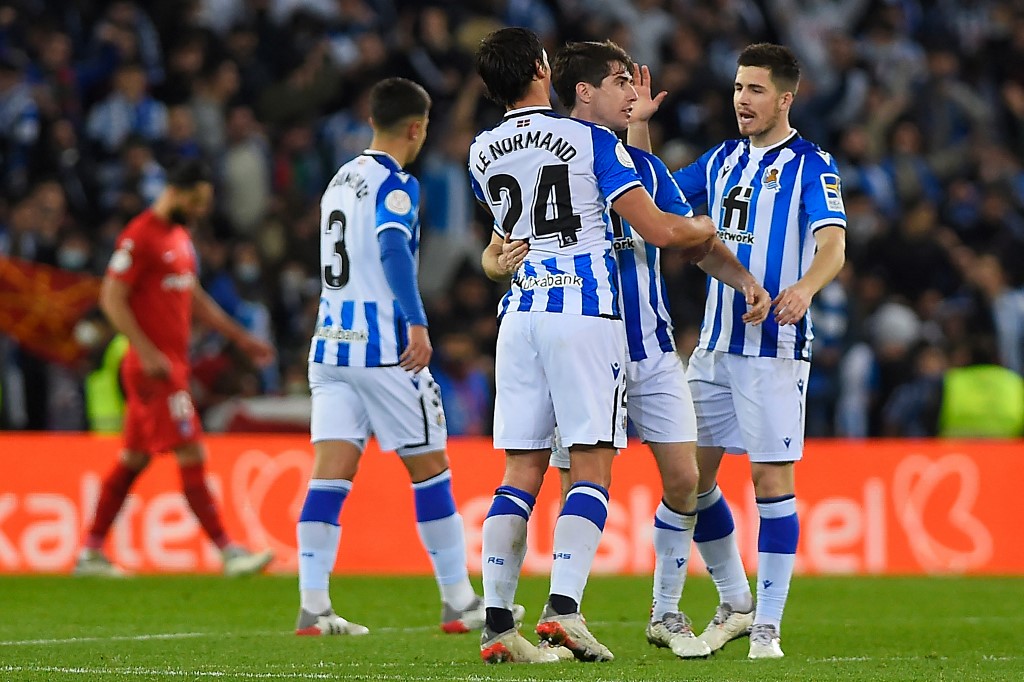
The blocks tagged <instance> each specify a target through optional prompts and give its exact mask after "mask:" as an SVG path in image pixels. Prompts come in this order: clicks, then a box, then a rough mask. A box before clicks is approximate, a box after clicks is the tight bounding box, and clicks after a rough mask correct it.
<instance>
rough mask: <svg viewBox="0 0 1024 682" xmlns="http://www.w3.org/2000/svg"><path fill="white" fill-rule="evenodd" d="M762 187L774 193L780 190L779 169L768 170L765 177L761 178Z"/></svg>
mask: <svg viewBox="0 0 1024 682" xmlns="http://www.w3.org/2000/svg"><path fill="white" fill-rule="evenodd" d="M761 186H762V187H763V188H765V189H770V190H772V191H773V192H776V191H778V189H779V169H778V168H766V169H765V171H764V175H763V176H761Z"/></svg>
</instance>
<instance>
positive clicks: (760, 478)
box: [750, 462, 796, 498]
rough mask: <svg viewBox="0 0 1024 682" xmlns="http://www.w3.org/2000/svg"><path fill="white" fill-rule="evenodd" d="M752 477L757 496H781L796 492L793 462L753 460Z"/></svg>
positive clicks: (751, 464) (751, 466)
mask: <svg viewBox="0 0 1024 682" xmlns="http://www.w3.org/2000/svg"><path fill="white" fill-rule="evenodd" d="M750 477H751V480H752V482H753V484H754V495H755V496H756V497H762V498H763V497H779V496H780V495H791V494H793V493H794V492H796V486H795V481H794V477H793V463H792V462H751V463H750Z"/></svg>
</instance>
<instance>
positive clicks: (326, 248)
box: [309, 150, 420, 367]
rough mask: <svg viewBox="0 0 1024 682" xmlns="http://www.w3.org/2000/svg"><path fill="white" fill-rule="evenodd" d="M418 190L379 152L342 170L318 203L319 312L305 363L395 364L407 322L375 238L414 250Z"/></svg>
mask: <svg viewBox="0 0 1024 682" xmlns="http://www.w3.org/2000/svg"><path fill="white" fill-rule="evenodd" d="M419 195H420V189H419V183H418V182H417V181H416V178H414V177H413V176H411V175H409V174H408V173H405V172H403V171H402V169H401V166H399V165H398V163H397V162H396V161H395V160H394V159H393V158H391V157H390V156H389V155H387V154H385V153H383V152H376V151H369V150H367V151H365V152H363V153H362V154H361V155H359V156H357V157H356V158H354V159H352V160H351V161H349V162H348V163H346V164H345V165H344V166H342V167H341V168H340V169H339V170H338V172H337V174H335V176H334V178H333V179H332V180H331V182H330V184H329V185H328V186H327V190H326V191H325V192H324V195H323V198H322V199H321V201H320V266H321V267H320V275H321V293H320V310H319V313H318V315H317V323H316V331H315V332H314V333H313V341H312V344H311V346H310V349H309V361H310V362H317V363H323V364H326V365H340V366H353V367H386V366H390V365H396V364H398V357H399V355H401V353H402V351H403V350H404V349H405V346H406V344H407V343H408V338H409V337H408V323H407V322H406V320H405V318H404V316H403V315H402V312H401V308H400V307H399V305H398V301H397V300H396V299H395V296H394V293H393V292H392V291H391V286H390V285H389V284H388V281H387V278H386V277H385V275H384V267H383V265H381V260H380V244H379V242H378V241H377V235H378V233H380V232H381V231H382V230H386V229H393V228H394V229H399V230H402V231H403V232H404V233H405V234H406V235H407V236H408V237H409V248H410V249H411V250H412V253H413V259H414V260H416V254H417V250H418V246H419V229H420V228H419V217H418V216H419Z"/></svg>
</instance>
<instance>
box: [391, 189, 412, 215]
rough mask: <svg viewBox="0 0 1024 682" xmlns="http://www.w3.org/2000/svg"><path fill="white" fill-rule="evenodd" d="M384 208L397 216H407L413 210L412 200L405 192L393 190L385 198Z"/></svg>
mask: <svg viewBox="0 0 1024 682" xmlns="http://www.w3.org/2000/svg"><path fill="white" fill-rule="evenodd" d="M384 206H385V207H386V208H387V209H388V210H389V211H391V212H392V213H394V214H395V215H405V214H406V213H408V212H409V211H410V210H412V199H411V198H410V197H409V193H408V192H406V191H405V190H401V189H393V190H391V191H390V192H388V195H387V196H386V197H384Z"/></svg>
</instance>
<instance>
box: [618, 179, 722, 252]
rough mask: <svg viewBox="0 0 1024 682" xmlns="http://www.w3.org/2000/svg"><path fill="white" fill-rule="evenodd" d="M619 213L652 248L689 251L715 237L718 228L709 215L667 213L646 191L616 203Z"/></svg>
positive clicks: (627, 195) (633, 192)
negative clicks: (687, 215) (688, 216)
mask: <svg viewBox="0 0 1024 682" xmlns="http://www.w3.org/2000/svg"><path fill="white" fill-rule="evenodd" d="M612 208H613V209H615V212H616V213H618V214H619V215H621V216H622V217H623V218H625V219H626V220H628V221H629V224H630V226H631V227H632V228H633V229H634V230H636V231H637V232H639V233H640V236H641V237H643V238H644V241H646V242H647V243H648V244H653V245H654V246H658V247H662V248H677V249H689V248H692V247H698V246H701V245H702V244H704V243H706V242H707V241H708V240H709V239H711V238H712V237H714V236H715V234H716V230H715V224H714V223H713V222H712V221H711V218H708V217H707V216H705V215H702V216H696V217H694V218H686V217H683V216H681V215H675V214H672V213H666V212H664V211H662V210H661V209H660V208H658V207H657V205H655V203H654V200H653V199H652V198H651V195H650V194H648V193H647V190H646V189H644V188H643V187H634V188H633V189H630V190H627V191H626V192H624V193H623V194H621V195H619V196H618V197H617V198H616V199H615V201H613V202H612Z"/></svg>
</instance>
